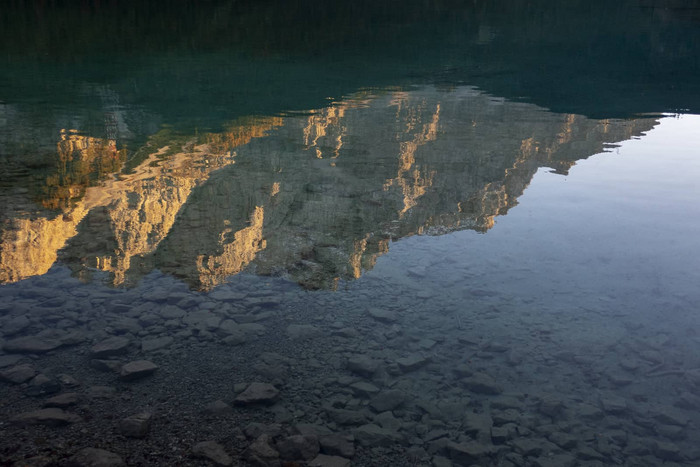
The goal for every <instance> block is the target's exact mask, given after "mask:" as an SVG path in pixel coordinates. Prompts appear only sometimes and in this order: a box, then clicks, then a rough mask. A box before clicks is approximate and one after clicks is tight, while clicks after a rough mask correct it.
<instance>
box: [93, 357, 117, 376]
mask: <svg viewBox="0 0 700 467" xmlns="http://www.w3.org/2000/svg"><path fill="white" fill-rule="evenodd" d="M122 365H123V362H121V361H120V360H101V359H98V358H93V359H92V360H90V367H91V368H94V369H95V370H97V371H104V372H105V373H119V372H120V371H121V369H122Z"/></svg>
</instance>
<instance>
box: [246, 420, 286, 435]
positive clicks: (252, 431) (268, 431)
mask: <svg viewBox="0 0 700 467" xmlns="http://www.w3.org/2000/svg"><path fill="white" fill-rule="evenodd" d="M281 432H282V425H280V424H277V423H272V424H269V425H266V424H264V423H259V422H253V423H249V424H248V425H247V426H246V427H245V429H244V430H243V433H244V434H245V435H246V437H248V438H250V439H257V438H259V437H260V436H261V435H267V436H269V437H270V438H275V437H276V436H278V435H279V434H280V433H281Z"/></svg>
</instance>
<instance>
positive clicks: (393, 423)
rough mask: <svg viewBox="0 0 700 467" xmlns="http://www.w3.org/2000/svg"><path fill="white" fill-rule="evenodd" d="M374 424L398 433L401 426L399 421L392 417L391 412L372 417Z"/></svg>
mask: <svg viewBox="0 0 700 467" xmlns="http://www.w3.org/2000/svg"><path fill="white" fill-rule="evenodd" d="M374 422H375V423H376V424H377V425H379V426H381V427H382V428H386V429H387V430H391V431H399V430H400V429H401V426H402V423H401V420H399V419H397V418H396V417H394V415H393V414H392V413H391V412H382V413H380V414H379V415H377V416H376V417H374Z"/></svg>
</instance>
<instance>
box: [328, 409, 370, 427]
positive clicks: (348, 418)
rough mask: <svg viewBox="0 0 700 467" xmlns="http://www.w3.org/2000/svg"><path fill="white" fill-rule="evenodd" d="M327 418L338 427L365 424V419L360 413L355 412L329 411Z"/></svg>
mask: <svg viewBox="0 0 700 467" xmlns="http://www.w3.org/2000/svg"><path fill="white" fill-rule="evenodd" d="M327 412H328V416H329V417H330V418H331V419H332V420H333V421H334V422H335V423H337V424H338V425H362V424H363V423H366V422H367V417H366V416H365V415H364V414H363V413H362V412H357V411H355V410H344V409H330V410H328V411H327Z"/></svg>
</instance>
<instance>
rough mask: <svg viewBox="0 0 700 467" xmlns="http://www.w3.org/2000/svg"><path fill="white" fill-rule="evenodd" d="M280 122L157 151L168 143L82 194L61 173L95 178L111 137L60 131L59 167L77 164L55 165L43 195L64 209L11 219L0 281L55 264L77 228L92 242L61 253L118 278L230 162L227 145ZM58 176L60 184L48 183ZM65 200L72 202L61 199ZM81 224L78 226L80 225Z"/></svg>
mask: <svg viewBox="0 0 700 467" xmlns="http://www.w3.org/2000/svg"><path fill="white" fill-rule="evenodd" d="M280 122H281V120H280V119H279V118H270V119H255V120H250V121H240V122H236V124H235V125H232V126H231V128H230V129H229V131H227V132H225V133H222V134H217V135H213V136H212V137H211V138H210V141H209V144H203V145H199V146H196V145H191V147H190V148H189V150H188V152H187V153H184V152H180V153H177V154H174V155H171V156H169V157H167V158H163V157H162V154H163V153H164V152H166V151H167V150H168V148H167V147H166V148H162V149H161V151H159V153H156V154H152V155H150V157H148V158H147V159H146V160H145V161H144V162H143V163H141V164H140V165H139V166H138V167H137V168H136V169H135V170H134V171H133V172H132V173H130V174H128V175H124V176H122V177H121V178H119V179H115V180H110V181H108V182H103V183H102V184H100V186H95V187H90V188H87V189H85V184H81V185H79V188H80V189H81V190H82V192H81V193H76V192H75V191H76V189H74V188H72V187H73V186H74V184H73V183H72V181H73V180H74V179H75V178H76V177H74V176H73V177H70V176H64V175H63V174H66V173H68V174H70V173H72V172H78V173H79V174H80V176H81V177H83V178H85V179H87V178H90V177H94V176H95V172H100V171H101V170H102V169H103V168H104V167H106V164H105V163H104V162H100V163H95V162H94V161H95V160H96V159H97V158H95V157H94V153H95V152H96V148H101V149H102V150H103V151H102V152H104V153H107V154H109V155H110V157H112V158H113V157H114V155H115V154H117V152H116V150H115V149H114V143H113V142H107V143H102V142H101V141H99V140H97V139H95V138H86V137H81V136H77V135H75V134H72V133H65V132H64V133H62V135H61V140H60V142H59V143H58V157H57V160H58V162H59V167H64V168H65V167H66V165H67V163H66V161H68V162H69V163H72V165H74V166H77V169H76V168H75V167H74V168H73V169H72V171H71V170H63V171H61V170H59V171H58V174H57V175H55V176H52V177H50V178H49V180H48V181H47V187H49V188H48V189H47V192H48V190H49V189H51V187H54V186H56V185H58V186H59V187H61V188H62V189H61V190H57V191H55V192H56V197H54V198H44V199H43V200H42V204H44V205H46V206H49V205H50V207H57V206H62V207H63V208H64V212H63V213H62V214H60V215H58V216H56V215H55V214H53V215H48V214H46V215H45V217H35V218H34V219H32V218H30V217H29V216H26V217H17V218H14V219H9V220H8V221H7V222H6V223H5V224H6V225H4V226H3V232H2V244H1V245H0V282H14V281H17V280H21V279H24V278H26V277H30V276H33V275H38V274H43V273H45V272H46V271H47V270H48V269H49V268H50V267H51V265H52V264H53V263H54V262H55V261H56V259H57V256H58V255H57V253H58V250H59V249H61V248H63V247H64V245H66V242H68V241H69V240H70V239H71V238H72V237H74V236H75V235H76V234H77V230H80V231H85V230H88V231H90V234H89V237H90V240H89V241H88V242H86V243H81V242H80V241H78V242H77V243H75V242H71V244H69V247H68V248H67V249H66V251H65V252H64V253H62V256H63V257H64V258H65V259H66V260H67V261H69V262H71V263H74V264H81V265H82V267H83V268H88V269H98V270H103V271H108V272H110V273H111V274H112V275H113V281H114V283H115V284H121V283H123V282H124V281H125V279H126V273H127V271H128V270H129V269H130V267H131V262H132V258H133V257H135V256H143V255H145V254H147V253H150V252H151V251H153V250H154V249H155V248H156V247H157V245H158V243H159V242H160V241H161V240H162V239H163V238H164V237H165V236H166V235H167V233H168V231H169V230H170V228H171V226H172V224H173V222H174V220H175V216H176V214H177V212H178V210H179V209H180V208H181V207H182V205H183V204H184V203H185V202H186V201H187V197H188V196H189V194H190V192H191V191H192V189H193V188H194V187H195V186H197V185H198V184H200V183H201V182H202V181H204V180H206V178H207V176H208V175H209V173H210V172H212V171H214V170H216V169H219V168H221V167H223V166H224V165H227V164H230V163H232V161H233V156H234V154H233V152H231V151H230V150H231V149H232V148H235V147H236V146H239V145H242V144H246V143H247V142H249V141H250V140H251V139H253V138H255V137H260V136H262V135H263V134H264V133H265V131H267V130H269V129H271V128H273V127H274V126H276V125H279V124H280ZM220 147H225V148H226V150H225V151H224V150H220ZM211 149H215V150H216V151H212V150H211ZM102 152H99V154H102ZM67 155H69V156H70V157H66V156H67ZM81 162H82V163H81ZM84 167H91V168H92V173H88V172H86V171H85V170H83V169H82V168H84ZM100 175H101V173H100ZM83 178H80V180H82V179H83ZM58 179H60V180H61V183H60V184H56V183H53V182H54V181H55V180H58ZM78 194H82V196H81V197H78V196H77V195H78ZM68 199H73V202H72V203H71V204H67V203H66V202H65V200H68ZM52 200H58V201H56V202H52ZM57 203H58V204H57ZM81 221H83V224H82V225H81V226H80V227H79V228H78V225H79V224H80V223H81ZM76 229H77V230H76ZM79 238H81V237H79Z"/></svg>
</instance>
